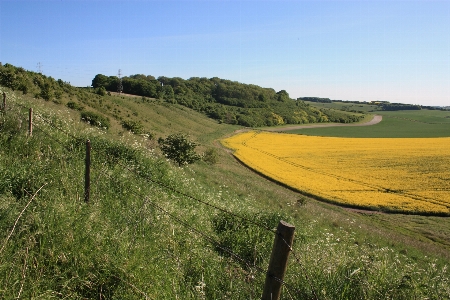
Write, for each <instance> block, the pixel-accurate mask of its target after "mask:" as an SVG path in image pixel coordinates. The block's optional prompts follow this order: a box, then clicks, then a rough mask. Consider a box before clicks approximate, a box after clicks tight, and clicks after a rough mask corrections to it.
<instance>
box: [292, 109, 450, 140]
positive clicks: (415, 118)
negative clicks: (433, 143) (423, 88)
mask: <svg viewBox="0 0 450 300" xmlns="http://www.w3.org/2000/svg"><path fill="white" fill-rule="evenodd" d="M377 114H380V115H382V116H383V120H382V121H381V122H380V123H378V124H375V125H372V126H360V127H356V126H354V127H353V126H349V127H327V128H304V129H299V130H292V131H289V133H297V134H306V135H315V136H337V137H359V138H361V137H368V138H414V137H418V138H426V137H448V136H450V117H449V116H450V112H446V111H437V110H420V111H394V112H381V111H380V112H377Z"/></svg>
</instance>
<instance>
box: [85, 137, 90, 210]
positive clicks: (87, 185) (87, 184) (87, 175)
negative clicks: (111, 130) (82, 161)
mask: <svg viewBox="0 0 450 300" xmlns="http://www.w3.org/2000/svg"><path fill="white" fill-rule="evenodd" d="M90 192H91V141H90V140H87V141H86V168H85V173H84V202H86V203H87V202H89V198H90Z"/></svg>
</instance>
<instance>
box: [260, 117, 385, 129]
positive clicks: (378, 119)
mask: <svg viewBox="0 0 450 300" xmlns="http://www.w3.org/2000/svg"><path fill="white" fill-rule="evenodd" d="M382 119H383V116H380V115H375V116H374V117H373V119H372V120H370V121H369V122H365V123H356V124H352V123H350V124H342V123H328V124H317V125H296V126H288V127H277V128H266V129H264V130H266V131H289V130H297V129H303V128H322V127H338V126H370V125H375V124H377V123H380V122H381V120H382Z"/></svg>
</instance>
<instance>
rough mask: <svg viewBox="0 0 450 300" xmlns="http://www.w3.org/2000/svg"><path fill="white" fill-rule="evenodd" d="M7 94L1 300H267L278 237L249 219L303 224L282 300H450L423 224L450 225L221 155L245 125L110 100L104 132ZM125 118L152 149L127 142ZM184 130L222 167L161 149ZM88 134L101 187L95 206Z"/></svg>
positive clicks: (1, 137)
mask: <svg viewBox="0 0 450 300" xmlns="http://www.w3.org/2000/svg"><path fill="white" fill-rule="evenodd" d="M3 90H5V91H6V92H7V94H8V99H10V101H11V105H10V106H9V108H8V111H7V113H6V114H2V116H1V125H0V149H1V150H0V174H1V175H0V176H1V178H3V180H2V182H1V185H0V203H1V208H0V214H1V217H0V228H1V231H0V232H1V235H0V242H1V247H2V248H1V252H0V295H1V297H2V298H6V299H8V298H15V297H18V298H45V299H48V298H68V299H85V298H88V299H100V298H102V299H143V298H147V299H255V298H259V297H260V295H261V292H262V288H263V282H264V277H265V274H264V272H263V271H261V270H265V269H266V268H267V263H268V260H269V256H270V250H271V246H272V241H273V238H274V234H273V232H272V231H269V230H266V229H265V228H262V227H260V226H258V225H255V224H254V223H251V222H249V221H248V220H251V221H253V222H257V223H258V224H263V225H265V227H269V228H274V227H275V226H276V224H277V222H278V221H279V220H280V219H284V220H286V221H288V222H290V223H292V224H294V225H296V238H295V243H294V246H293V249H294V253H292V255H291V259H290V261H289V267H288V273H287V275H286V278H285V280H286V284H285V285H284V289H283V299H305V298H307V299H364V298H365V299H386V298H395V299H411V298H425V297H429V298H436V299H437V298H440V299H445V298H449V297H450V291H449V287H448V278H449V274H448V270H447V268H446V265H447V264H448V262H449V261H450V259H449V257H448V245H446V244H445V243H443V242H439V239H438V237H439V235H438V234H435V235H434V236H431V235H430V236H428V238H426V237H424V236H423V235H421V234H419V233H418V232H417V231H415V230H416V229H415V228H416V227H415V226H414V222H417V223H420V222H424V224H423V226H424V227H423V228H425V227H426V226H430V225H437V224H439V226H440V228H442V229H443V230H444V232H445V230H448V225H446V224H448V221H447V219H444V218H442V219H438V218H427V219H418V218H417V219H412V218H410V217H411V216H402V217H401V216H395V215H394V216H389V215H381V214H380V215H375V214H368V213H360V212H356V211H350V210H345V209H342V208H338V207H334V206H332V205H328V204H325V203H320V202H317V201H314V200H311V199H308V198H305V197H303V196H301V195H299V194H297V193H294V192H292V191H289V190H287V189H285V188H283V187H280V186H278V185H275V184H273V183H271V182H269V181H267V180H265V179H262V178H260V177H259V176H257V175H256V174H254V173H253V172H251V171H249V170H248V169H246V168H244V167H243V166H242V165H240V164H239V163H238V162H237V161H235V160H234V159H233V158H232V156H231V155H229V153H228V152H226V151H225V150H224V149H222V148H221V147H220V146H218V145H217V143H216V142H215V141H216V140H217V139H218V138H221V137H223V136H224V135H226V134H231V133H232V132H233V131H234V130H235V129H236V128H237V127H233V126H229V125H223V124H217V123H215V122H213V121H211V120H210V119H207V118H204V117H203V116H201V115H200V114H197V113H195V112H193V111H191V110H188V109H186V108H180V107H178V106H176V105H175V106H172V105H169V104H165V103H159V102H157V101H152V102H146V101H142V99H140V98H132V97H131V99H128V100H126V99H125V97H124V96H107V97H111V98H103V99H102V105H103V106H106V105H110V107H113V106H112V105H113V104H112V103H114V101H116V104H117V106H116V107H115V109H116V112H114V110H113V109H111V110H108V111H111V115H109V113H105V115H108V116H112V117H111V128H110V129H109V130H108V131H105V130H102V129H96V128H94V127H91V126H89V125H87V124H85V123H82V122H80V121H79V119H80V116H79V113H78V112H77V111H76V110H69V109H67V108H65V107H64V103H62V104H55V103H52V102H46V101H43V100H35V99H32V98H28V97H26V96H21V95H19V94H15V93H13V92H11V91H10V90H7V89H3ZM84 99H85V100H84V101H85V102H81V101H80V103H92V106H89V107H88V108H86V109H89V110H92V111H96V112H97V113H101V112H105V110H100V109H97V108H96V107H95V105H94V103H95V102H94V101H93V100H97V101H98V98H97V97H96V96H93V97H92V98H90V95H89V94H88V93H87V94H85V96H84ZM108 99H109V100H108ZM72 100H74V99H72ZM63 101H64V100H63ZM77 101H78V100H77ZM109 101H110V102H109ZM97 103H98V104H99V102H97ZM15 104H21V105H23V106H25V107H33V108H34V109H35V114H36V115H35V121H34V122H35V129H34V133H33V136H32V137H28V136H27V128H26V127H27V126H25V124H26V122H27V110H26V109H25V108H22V107H21V106H19V105H15ZM119 110H120V112H119ZM133 113H137V115H136V114H133ZM113 114H116V116H115V117H114V116H113ZM169 114H172V115H169ZM128 115H129V116H128ZM158 116H160V117H158ZM125 118H132V119H134V120H136V121H140V122H141V123H142V124H143V126H144V129H145V131H146V132H150V133H153V134H154V137H153V139H149V138H148V136H140V135H133V134H130V133H128V132H127V131H126V130H124V129H123V128H122V127H121V125H120V120H121V119H125ZM169 123H170V125H169ZM184 128H189V129H188V130H187V133H190V134H191V136H192V137H193V138H194V139H195V140H197V141H200V143H201V144H202V147H201V149H207V148H215V149H216V151H217V154H218V162H217V163H216V164H214V165H209V164H207V163H205V162H199V163H198V164H194V165H191V166H188V167H185V168H179V167H177V166H175V165H173V164H172V163H171V162H168V161H167V160H166V159H165V158H164V157H163V156H161V155H160V154H159V153H158V149H157V148H156V144H155V140H154V139H155V138H156V137H158V136H165V135H167V134H169V133H172V132H177V131H183V132H186V130H184ZM88 138H89V139H90V140H91V143H92V155H93V158H92V163H93V165H92V175H91V178H92V183H93V185H92V188H91V200H90V202H89V203H84V201H83V198H84V197H83V191H84V190H83V188H84V181H83V179H84V141H85V140H86V139H88ZM201 149H199V150H200V151H202V150H201ZM217 207H218V208H222V209H226V211H228V213H226V212H224V211H223V210H218V209H217ZM414 218H415V217H414ZM421 220H422V221H421ZM440 220H442V222H441V221H440ZM402 224H408V225H407V226H405V227H403V225H402ZM396 226H398V228H396ZM436 231H438V230H436ZM432 237H434V238H435V240H436V241H432ZM439 238H440V239H441V240H442V241H446V239H447V237H445V236H441V237H439Z"/></svg>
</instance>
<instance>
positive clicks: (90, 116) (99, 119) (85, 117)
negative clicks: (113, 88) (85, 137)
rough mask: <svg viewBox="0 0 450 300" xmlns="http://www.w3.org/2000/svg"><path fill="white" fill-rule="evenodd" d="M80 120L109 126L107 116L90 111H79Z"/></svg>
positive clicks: (94, 124)
mask: <svg viewBox="0 0 450 300" xmlns="http://www.w3.org/2000/svg"><path fill="white" fill-rule="evenodd" d="M81 120H82V121H84V122H86V123H89V124H91V125H92V126H97V127H100V128H106V129H108V128H109V126H110V123H109V118H107V117H104V116H102V115H99V114H97V113H94V112H91V111H83V112H81Z"/></svg>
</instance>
